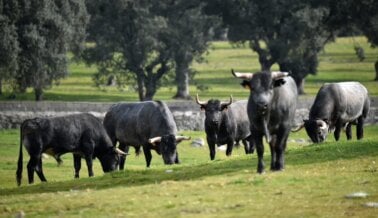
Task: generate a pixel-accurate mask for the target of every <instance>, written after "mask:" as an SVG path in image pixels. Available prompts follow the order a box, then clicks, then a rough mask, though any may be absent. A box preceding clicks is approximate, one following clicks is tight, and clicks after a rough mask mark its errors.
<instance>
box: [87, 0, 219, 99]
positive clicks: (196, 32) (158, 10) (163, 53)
mask: <svg viewBox="0 0 378 218" xmlns="http://www.w3.org/2000/svg"><path fill="white" fill-rule="evenodd" d="M87 5H88V8H89V12H90V13H91V14H92V19H91V23H90V25H89V30H88V31H89V34H90V39H91V40H93V42H94V44H95V46H93V47H90V48H88V49H87V51H86V54H85V56H84V57H85V59H86V60H87V62H88V63H97V64H98V66H100V67H99V72H98V73H97V74H96V76H95V80H96V82H97V83H98V85H100V84H102V83H104V82H105V81H106V80H107V77H108V76H110V75H115V76H116V77H117V80H118V81H117V82H118V84H119V85H125V84H126V85H127V84H129V85H132V84H135V83H136V84H137V86H136V89H137V90H138V94H139V99H140V100H142V101H143V100H151V99H152V98H153V96H154V95H155V93H156V90H157V89H158V88H159V87H160V85H161V83H162V78H164V77H169V76H171V74H173V72H174V71H175V72H176V82H177V84H178V92H177V95H176V97H178V98H188V95H189V92H188V86H189V72H190V70H189V65H190V63H191V62H192V61H193V59H194V58H195V57H198V56H200V55H201V54H202V53H203V52H204V51H206V49H207V46H208V42H209V41H210V39H211V34H210V31H209V30H210V29H211V28H212V27H213V26H214V25H215V23H214V22H212V21H213V20H214V19H213V18H212V17H211V16H208V15H205V14H203V13H201V10H202V6H203V3H201V1H198V0H197V1H184V0H175V1H153V0H144V1H128V0H116V1H113V2H112V3H109V2H108V1H104V0H96V1H88V2H87ZM135 81H136V82H135Z"/></svg>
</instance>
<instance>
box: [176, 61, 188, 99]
mask: <svg viewBox="0 0 378 218" xmlns="http://www.w3.org/2000/svg"><path fill="white" fill-rule="evenodd" d="M176 83H177V93H176V95H175V96H173V98H175V99H187V100H189V99H191V97H190V95H189V64H188V63H187V62H186V61H184V60H177V61H176Z"/></svg>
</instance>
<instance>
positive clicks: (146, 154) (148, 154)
mask: <svg viewBox="0 0 378 218" xmlns="http://www.w3.org/2000/svg"><path fill="white" fill-rule="evenodd" d="M143 153H144V158H145V159H146V166H147V167H150V164H151V159H152V154H151V149H150V148H148V145H145V146H143Z"/></svg>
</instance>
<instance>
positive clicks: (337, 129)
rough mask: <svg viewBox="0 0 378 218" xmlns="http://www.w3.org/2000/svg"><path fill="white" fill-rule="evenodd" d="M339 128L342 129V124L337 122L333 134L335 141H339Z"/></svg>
mask: <svg viewBox="0 0 378 218" xmlns="http://www.w3.org/2000/svg"><path fill="white" fill-rule="evenodd" d="M341 127H342V123H341V122H340V121H337V122H336V125H335V132H334V133H333V135H334V136H335V140H336V141H339V139H340V131H341Z"/></svg>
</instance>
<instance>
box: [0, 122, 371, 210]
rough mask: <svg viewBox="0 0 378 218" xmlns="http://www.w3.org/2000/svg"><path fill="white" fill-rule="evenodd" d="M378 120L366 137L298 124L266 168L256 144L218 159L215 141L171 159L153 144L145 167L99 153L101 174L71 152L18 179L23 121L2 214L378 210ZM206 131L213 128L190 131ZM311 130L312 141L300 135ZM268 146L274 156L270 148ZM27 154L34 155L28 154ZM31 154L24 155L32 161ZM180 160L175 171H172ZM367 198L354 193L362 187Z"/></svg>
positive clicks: (6, 148) (6, 159) (11, 138)
mask: <svg viewBox="0 0 378 218" xmlns="http://www.w3.org/2000/svg"><path fill="white" fill-rule="evenodd" d="M377 132H378V126H367V127H366V128H365V138H364V139H363V140H361V141H357V140H355V139H354V140H352V141H346V139H345V135H343V136H342V138H341V141H340V142H337V143H336V142H335V141H334V139H333V137H332V136H329V138H328V139H327V142H326V143H323V144H318V145H313V144H310V143H308V142H307V141H306V140H307V136H306V134H305V132H304V131H300V132H298V133H293V134H291V135H290V138H289V145H288V150H287V152H286V169H285V171H283V172H275V173H274V172H270V171H269V170H267V172H266V173H265V174H263V175H258V174H257V173H256V164H257V160H256V154H253V155H248V156H247V155H245V154H243V148H239V149H235V150H234V152H233V155H232V156H231V157H226V156H225V154H224V153H225V152H224V151H218V152H217V155H216V160H215V161H210V160H209V151H208V148H207V146H205V147H201V148H194V147H191V146H190V144H189V142H184V143H182V144H180V145H179V154H180V159H181V161H182V163H181V164H180V165H175V166H165V165H163V162H162V159H161V157H159V156H158V155H156V153H154V154H153V159H152V166H151V168H150V169H146V168H145V161H144V157H143V155H141V156H139V157H135V156H134V155H130V156H128V160H127V165H126V171H122V172H114V173H109V174H105V175H104V174H103V173H102V172H101V169H100V165H99V163H98V160H95V166H94V167H95V177H93V178H87V171H86V166H85V165H84V162H83V167H82V170H81V179H73V166H72V165H73V164H72V157H71V155H69V154H67V155H64V156H63V161H64V164H63V165H62V166H60V167H57V166H56V162H55V161H54V160H53V158H48V159H44V165H43V166H44V171H45V175H46V177H47V180H48V181H49V182H47V183H40V182H39V180H38V179H37V180H36V184H34V185H26V184H25V183H26V179H25V178H26V177H27V176H26V174H25V173H26V172H25V170H24V174H23V177H24V179H23V184H22V186H21V187H16V184H15V170H16V161H17V155H18V143H19V142H18V137H19V136H18V131H17V130H2V131H0V138H1V140H0V156H1V158H0V175H2V176H1V177H0V187H1V188H0V217H14V216H15V215H16V214H18V213H19V212H20V211H23V212H24V213H25V216H26V217H53V216H59V217H94V216H95V217H116V216H121V217H257V216H262V217H277V216H280V217H376V215H377V212H378V211H377V210H378V209H377V208H367V207H365V206H363V204H364V203H366V202H378V163H377V157H378V136H377V134H376V133H377ZM184 134H186V135H190V136H192V138H196V137H204V136H205V135H204V133H203V132H184ZM298 139H305V140H304V142H302V143H299V142H294V141H295V140H298ZM268 150H269V149H268V146H266V153H265V163H266V165H269V161H270V158H269V157H270V155H269V151H268ZM25 156H27V155H25ZM26 163H27V160H26V159H24V167H25V165H26ZM167 170H172V171H167ZM360 191H363V192H366V193H368V194H369V196H368V197H367V198H364V199H347V198H345V195H347V194H349V193H353V192H360Z"/></svg>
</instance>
